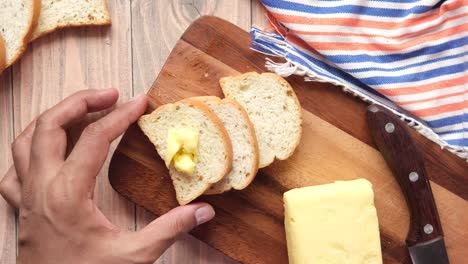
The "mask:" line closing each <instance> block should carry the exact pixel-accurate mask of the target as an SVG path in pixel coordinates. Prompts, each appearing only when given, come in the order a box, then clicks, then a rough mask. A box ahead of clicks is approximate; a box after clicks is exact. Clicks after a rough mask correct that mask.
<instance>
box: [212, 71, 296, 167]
mask: <svg viewBox="0 0 468 264" xmlns="http://www.w3.org/2000/svg"><path fill="white" fill-rule="evenodd" d="M220 84H221V88H222V89H223V93H224V95H225V96H226V97H229V98H233V99H235V100H237V101H238V102H239V103H240V104H241V105H242V106H243V107H244V108H245V110H246V111H247V114H248V115H249V118H250V120H251V121H252V123H253V125H254V128H255V133H256V135H257V140H258V147H259V151H260V163H259V167H260V168H263V167H266V166H268V165H269V164H271V163H272V162H273V161H274V160H275V158H276V159H280V160H285V159H287V158H288V157H290V156H291V155H292V154H293V152H294V149H295V148H296V147H297V145H298V144H299V141H300V139H301V135H302V108H301V105H300V104H299V101H298V100H297V97H296V94H295V93H294V90H293V89H292V87H291V86H290V85H289V83H288V82H286V80H284V79H283V78H281V77H280V76H279V75H277V74H274V73H262V74H258V73H256V72H249V73H245V74H242V75H239V76H235V77H225V78H221V80H220Z"/></svg>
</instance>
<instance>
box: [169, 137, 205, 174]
mask: <svg viewBox="0 0 468 264" xmlns="http://www.w3.org/2000/svg"><path fill="white" fill-rule="evenodd" d="M198 139H199V133H198V131H197V130H195V129H190V128H179V129H169V131H168V134H167V151H166V157H165V158H164V161H165V163H166V166H167V167H169V165H170V164H171V162H174V167H175V169H176V170H177V171H180V172H183V173H185V174H188V175H192V174H193V171H194V170H195V162H196V158H197V149H198Z"/></svg>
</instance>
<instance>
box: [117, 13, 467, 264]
mask: <svg viewBox="0 0 468 264" xmlns="http://www.w3.org/2000/svg"><path fill="white" fill-rule="evenodd" d="M248 46H249V35H248V34H247V33H246V32H245V31H243V30H242V29H240V28H237V27H235V26H233V25H231V24H229V23H227V22H224V21H221V20H219V19H216V18H212V17H205V18H203V19H200V20H198V21H197V22H196V23H195V24H194V25H192V26H191V27H190V28H189V29H188V30H187V32H186V33H184V35H183V36H182V39H181V40H180V41H179V42H178V43H177V45H176V47H175V48H174V50H173V51H172V53H171V54H170V56H169V58H168V60H167V62H166V64H165V65H164V68H163V69H162V70H161V72H160V74H159V76H158V79H157V81H156V82H155V84H154V85H153V87H152V89H151V90H150V91H149V96H150V108H149V109H148V111H151V110H152V109H154V108H155V107H157V106H158V105H161V104H163V103H168V102H174V101H176V100H179V99H181V98H185V97H190V96H193V95H207V94H211V95H218V96H220V95H221V91H220V88H219V85H218V80H219V78H220V77H222V76H226V75H232V74H238V73H239V72H246V71H251V70H254V71H259V72H261V71H263V63H264V57H263V55H260V54H258V53H255V52H253V51H251V50H249V49H248ZM288 80H289V81H290V82H291V84H293V87H294V88H295V89H296V91H298V96H299V99H300V101H301V103H302V106H303V108H304V135H303V138H302V141H301V144H300V146H299V147H298V149H297V151H296V153H295V154H294V155H293V156H292V157H291V158H290V159H289V160H287V161H281V162H276V163H274V164H273V165H272V166H270V167H268V168H266V169H263V170H261V171H260V173H259V175H258V176H257V178H256V180H255V181H254V183H253V184H252V185H251V186H249V187H248V188H247V189H246V190H244V191H241V192H229V193H226V194H223V195H218V196H207V197H203V198H201V199H200V200H204V201H208V202H210V203H211V204H213V205H214V207H215V210H216V212H217V217H216V218H215V219H214V221H212V222H210V223H208V224H206V225H204V226H202V227H200V228H198V229H196V230H195V231H194V232H193V234H194V235H195V236H196V237H197V238H200V239H201V240H203V241H205V242H207V244H209V245H211V246H213V247H215V248H217V249H219V250H221V251H222V252H224V253H226V254H228V255H229V256H231V257H233V258H235V259H237V260H240V261H243V262H245V263H285V262H286V257H287V256H286V250H285V249H286V245H285V241H284V229H283V205H282V193H283V192H284V191H285V190H288V189H291V188H295V187H300V186H307V185H316V184H322V183H327V182H331V181H334V180H350V179H355V178H360V177H363V178H367V179H369V180H370V181H371V182H372V183H373V184H374V191H375V197H376V198H375V204H376V207H377V212H378V216H379V221H380V229H381V238H382V248H383V255H384V261H385V263H408V262H409V257H408V254H407V251H406V248H405V245H404V239H405V235H406V233H407V231H408V224H409V214H408V211H407V208H406V204H405V202H404V198H403V195H402V194H401V191H400V188H399V186H398V184H397V182H396V181H395V179H394V177H393V176H392V174H391V172H390V170H389V168H388V167H387V165H386V163H385V161H384V160H383V158H382V156H381V154H380V153H379V152H378V150H377V149H376V148H375V146H374V144H373V143H372V141H370V140H366V138H367V139H369V138H370V137H369V135H368V132H367V128H366V127H365V126H366V123H365V118H364V115H363V114H361V113H363V112H362V110H363V111H365V107H366V105H365V104H364V103H362V102H361V101H358V100H355V99H353V98H351V97H350V96H347V95H343V94H342V93H341V92H340V91H339V90H337V89H335V88H334V87H333V86H330V85H326V84H322V83H304V82H302V81H299V80H298V79H295V78H288ZM314 90H319V91H320V92H318V91H314ZM333 108H335V109H347V111H343V112H346V114H337V115H336V116H332V115H331V114H330V112H332V113H337V111H336V110H334V109H333ZM345 117H348V118H345ZM350 122H356V124H358V126H356V127H354V126H353V124H351V125H350V124H349V123H350ZM361 124H363V125H364V127H361V126H360V125H361ZM343 128H348V129H347V130H345V129H343ZM363 130H364V131H363ZM415 136H416V138H417V137H420V136H419V135H415ZM419 140H421V139H419ZM424 140H425V139H424ZM422 149H423V150H424V151H427V148H426V147H425V145H423V146H422ZM442 156H443V158H445V159H448V160H452V159H453V160H455V159H457V157H455V156H453V155H452V154H449V153H447V152H445V153H444V152H443V153H442ZM455 162H457V161H455ZM434 166H437V165H434ZM437 170H439V171H444V173H446V174H450V173H453V174H452V175H455V176H452V177H461V178H457V181H459V182H461V183H462V186H461V187H459V188H461V190H463V189H464V188H467V186H466V185H467V184H468V182H467V181H465V180H464V177H465V175H467V174H468V168H467V167H460V168H458V167H456V166H455V167H454V168H446V167H445V166H437ZM446 170H448V171H446ZM130 171H131V172H132V173H131V174H130V173H129V172H130ZM135 174H136V175H138V176H137V177H135ZM435 176H436V175H435ZM110 179H111V184H112V185H113V187H114V188H115V189H116V190H118V191H119V192H120V193H122V194H123V195H125V196H127V197H129V198H130V199H132V200H133V201H135V202H136V203H138V204H140V205H142V206H144V207H145V208H147V209H149V210H151V211H152V212H153V213H155V214H157V215H160V214H162V213H164V212H166V211H168V210H169V209H170V208H172V207H174V206H176V205H177V202H176V200H175V196H174V191H173V188H172V185H171V182H170V179H169V177H168V176H167V170H166V168H165V166H164V163H163V162H162V161H161V160H160V159H159V158H157V154H156V151H155V150H154V147H153V146H152V145H151V144H150V143H149V141H148V140H147V139H146V137H145V136H143V134H142V133H141V131H140V130H139V129H138V128H137V127H136V126H133V127H131V128H130V129H129V130H128V131H127V133H126V135H125V136H124V138H123V140H122V141H121V143H120V145H119V147H118V150H117V151H116V154H115V155H114V157H113V160H112V162H111V166H110ZM442 183H443V184H440V183H439V182H436V181H432V182H431V185H432V186H433V191H434V196H435V199H436V201H437V203H438V205H439V203H441V204H443V205H442V206H438V207H439V208H440V209H439V210H440V218H441V221H442V225H443V226H444V231H445V234H446V242H447V247H448V248H449V256H450V258H451V260H452V261H453V262H454V263H457V262H461V261H462V260H463V259H465V258H467V257H468V255H467V254H468V253H466V252H465V250H464V248H463V246H462V245H464V244H466V243H468V241H467V237H466V235H465V234H466V232H465V231H462V232H460V230H465V229H466V228H465V227H464V224H463V223H464V221H465V220H468V210H467V209H468V203H467V201H466V199H464V197H463V196H462V195H459V194H458V193H457V188H454V186H451V185H450V184H447V183H446V182H444V181H442ZM155 201H157V202H155ZM448 204H450V206H448ZM460 219H463V220H461V221H460Z"/></svg>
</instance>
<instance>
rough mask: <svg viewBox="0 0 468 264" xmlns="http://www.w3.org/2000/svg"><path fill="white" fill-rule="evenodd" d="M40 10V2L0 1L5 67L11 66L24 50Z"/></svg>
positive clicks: (37, 0) (34, 0)
mask: <svg viewBox="0 0 468 264" xmlns="http://www.w3.org/2000/svg"><path fill="white" fill-rule="evenodd" d="M40 10H41V1H40V0H1V1H0V34H1V35H2V37H3V40H4V42H5V49H6V65H5V66H6V67H8V66H10V65H12V64H13V63H14V62H15V61H16V60H17V59H18V58H19V57H20V56H21V54H23V52H24V51H25V50H26V46H27V45H28V42H29V40H30V38H31V33H32V32H33V30H34V28H35V27H36V25H37V20H38V18H39V13H40Z"/></svg>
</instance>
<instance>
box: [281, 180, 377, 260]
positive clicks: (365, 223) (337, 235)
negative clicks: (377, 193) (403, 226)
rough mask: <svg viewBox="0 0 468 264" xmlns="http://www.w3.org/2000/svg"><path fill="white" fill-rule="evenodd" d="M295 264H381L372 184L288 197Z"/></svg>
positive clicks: (325, 187) (289, 234)
mask: <svg viewBox="0 0 468 264" xmlns="http://www.w3.org/2000/svg"><path fill="white" fill-rule="evenodd" d="M283 198H284V206H285V228H286V239H287V245H288V256H289V263H290V264H309V263H311V264H312V263H313V264H321V263H327V264H344V263H346V264H381V263H382V253H381V248H380V236H379V224H378V219H377V212H376V210H375V207H374V193H373V191H372V184H371V183H370V182H369V181H367V180H365V179H358V180H353V181H339V182H335V183H331V184H325V185H319V186H311V187H305V188H299V189H293V190H290V191H288V192H286V193H284V197H283Z"/></svg>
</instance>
